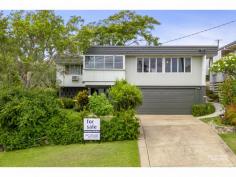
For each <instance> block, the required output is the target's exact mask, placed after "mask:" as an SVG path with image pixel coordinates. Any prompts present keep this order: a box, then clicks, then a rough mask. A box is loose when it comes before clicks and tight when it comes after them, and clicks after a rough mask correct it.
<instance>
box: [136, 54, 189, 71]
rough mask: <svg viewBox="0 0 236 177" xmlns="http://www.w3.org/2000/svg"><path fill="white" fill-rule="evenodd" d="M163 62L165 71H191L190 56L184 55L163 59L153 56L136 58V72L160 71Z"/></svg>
mask: <svg viewBox="0 0 236 177" xmlns="http://www.w3.org/2000/svg"><path fill="white" fill-rule="evenodd" d="M163 60H164V62H163ZM163 63H164V69H165V72H166V73H170V72H172V73H177V72H180V73H181V72H186V73H187V72H191V58H184V57H180V58H177V57H173V58H164V59H162V58H154V57H151V58H148V57H144V58H137V72H145V73H148V72H152V73H153V72H162V71H163V69H162V68H163Z"/></svg>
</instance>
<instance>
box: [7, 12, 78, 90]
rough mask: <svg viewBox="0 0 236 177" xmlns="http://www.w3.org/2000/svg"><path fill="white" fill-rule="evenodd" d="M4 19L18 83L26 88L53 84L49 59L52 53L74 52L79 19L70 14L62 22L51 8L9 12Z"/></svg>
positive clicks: (51, 66) (52, 56)
mask: <svg viewBox="0 0 236 177" xmlns="http://www.w3.org/2000/svg"><path fill="white" fill-rule="evenodd" d="M8 22H9V25H8V31H9V38H11V39H12V40H13V41H14V46H15V52H14V54H15V59H16V62H17V65H18V70H19V73H20V76H21V80H22V82H23V83H24V84H25V86H27V87H37V86H40V87H42V86H45V87H51V86H55V78H54V76H55V74H53V73H55V64H54V63H53V62H52V59H53V58H54V57H55V56H56V55H61V54H65V53H70V54H73V53H77V52H78V46H77V43H76V40H74V39H75V35H76V33H77V30H78V27H77V26H78V24H79V23H80V22H82V19H81V18H80V17H71V19H70V20H69V21H68V22H67V24H65V23H64V20H63V19H62V17H61V16H58V15H56V14H55V13H54V11H30V12H28V11H27V12H26V11H13V12H12V13H11V14H10V15H9V17H8ZM39 76H40V77H39ZM50 78H52V79H50ZM53 78H54V79H53Z"/></svg>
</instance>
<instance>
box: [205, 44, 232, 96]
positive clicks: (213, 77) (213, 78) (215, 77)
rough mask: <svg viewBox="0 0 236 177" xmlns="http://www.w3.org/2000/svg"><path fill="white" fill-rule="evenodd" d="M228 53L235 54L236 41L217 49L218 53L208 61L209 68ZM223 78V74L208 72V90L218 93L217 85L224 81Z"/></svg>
mask: <svg viewBox="0 0 236 177" xmlns="http://www.w3.org/2000/svg"><path fill="white" fill-rule="evenodd" d="M229 53H235V54H236V41H234V42H231V43H229V44H227V45H225V46H223V47H221V48H219V49H218V53H217V55H216V56H214V57H213V58H211V59H210V60H209V68H210V67H211V65H212V64H213V63H214V62H216V61H218V60H220V59H221V58H222V57H224V56H226V55H228V54H229ZM224 79H225V77H224V74H223V73H214V72H209V81H210V83H209V84H210V90H212V91H214V92H215V93H217V92H218V85H219V83H222V82H223V81H224Z"/></svg>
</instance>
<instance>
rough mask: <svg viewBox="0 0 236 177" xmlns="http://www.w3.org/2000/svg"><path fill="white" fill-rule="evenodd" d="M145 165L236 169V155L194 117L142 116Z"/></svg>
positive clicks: (143, 159)
mask: <svg viewBox="0 0 236 177" xmlns="http://www.w3.org/2000/svg"><path fill="white" fill-rule="evenodd" d="M138 117H139V118H140V121H141V135H140V138H139V141H138V145H139V153H140V160H141V166H151V167H160V166H164V167H177V166H183V167H218V166H221V167H223V166H226V167H231V166H236V156H235V155H234V154H233V152H232V151H231V150H230V149H229V147H228V146H227V145H226V144H225V143H224V142H223V141H222V140H221V138H220V137H219V136H218V135H217V134H216V133H215V131H214V130H213V129H212V128H211V127H210V126H208V125H207V124H205V123H203V122H201V121H200V120H197V119H196V118H194V117H192V116H191V115H139V116H138Z"/></svg>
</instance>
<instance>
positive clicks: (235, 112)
mask: <svg viewBox="0 0 236 177" xmlns="http://www.w3.org/2000/svg"><path fill="white" fill-rule="evenodd" d="M225 110H226V111H225V116H224V119H223V123H224V124H229V125H234V126H235V125H236V105H228V106H226V109H225Z"/></svg>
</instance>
